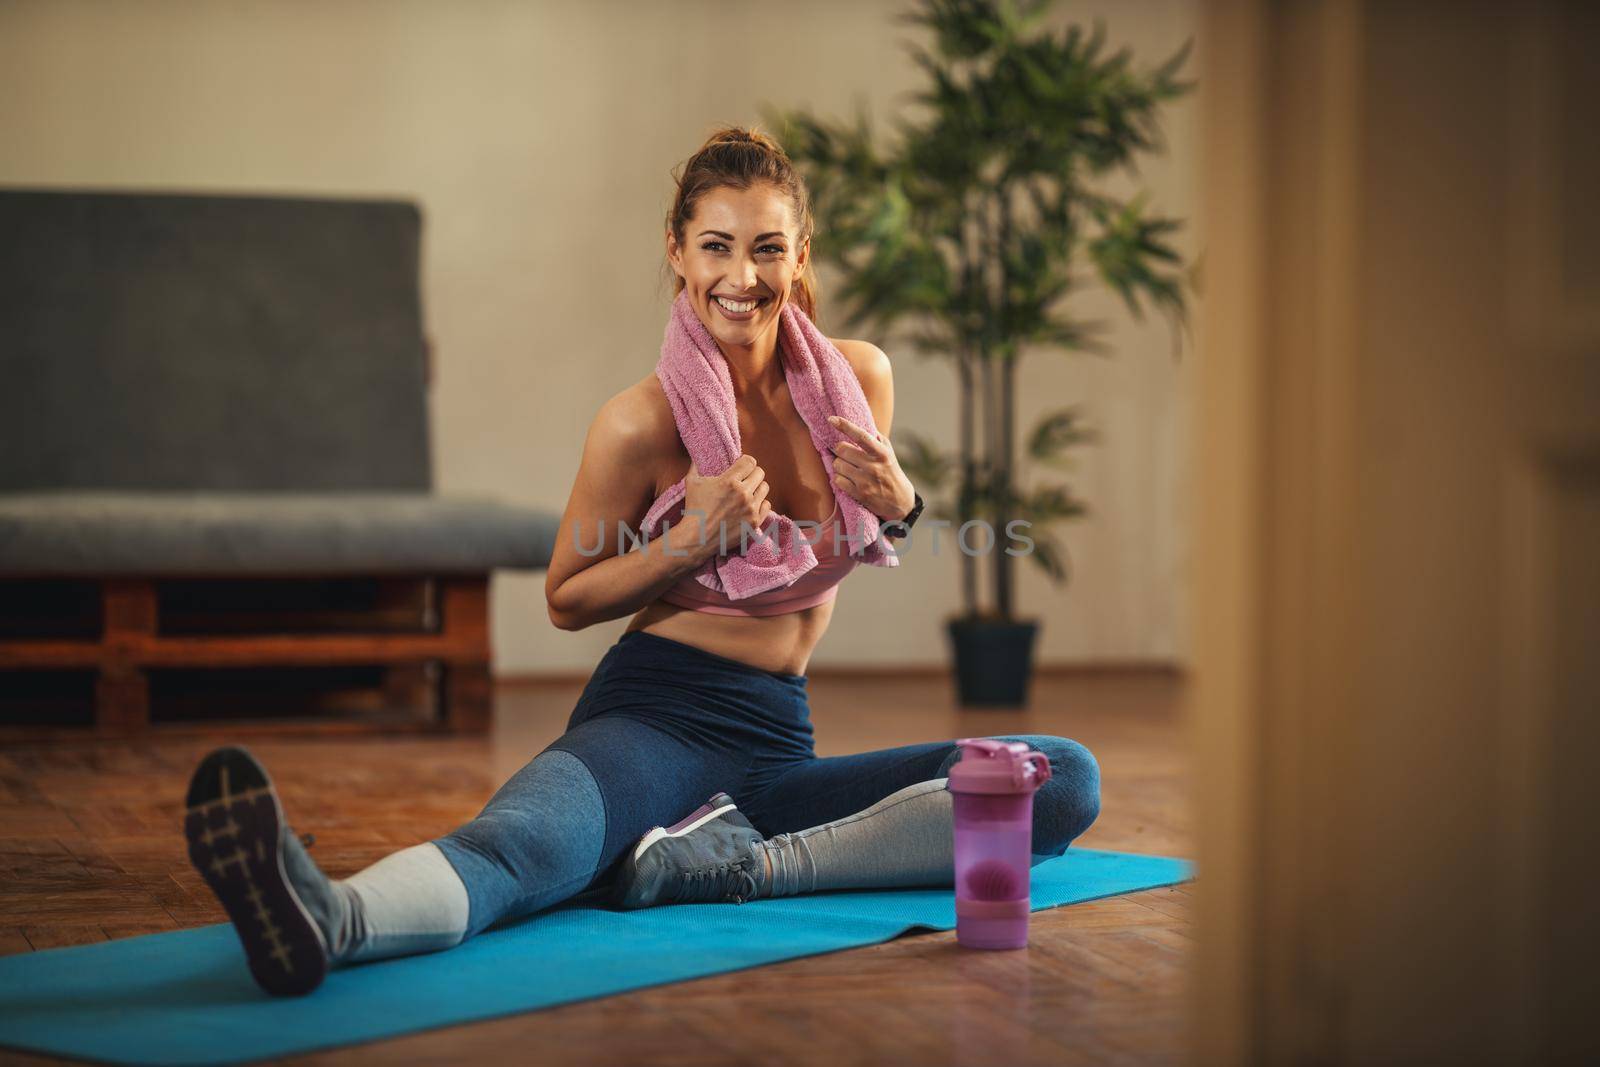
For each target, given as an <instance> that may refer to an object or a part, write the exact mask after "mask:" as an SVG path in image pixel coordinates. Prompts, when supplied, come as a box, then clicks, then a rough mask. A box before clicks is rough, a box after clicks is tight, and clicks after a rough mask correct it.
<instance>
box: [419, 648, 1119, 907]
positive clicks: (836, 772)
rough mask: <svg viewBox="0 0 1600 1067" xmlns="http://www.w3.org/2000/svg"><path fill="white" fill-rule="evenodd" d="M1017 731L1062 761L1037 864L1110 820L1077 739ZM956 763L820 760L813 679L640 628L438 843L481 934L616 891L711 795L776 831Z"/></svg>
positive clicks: (889, 755) (926, 754) (947, 749)
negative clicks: (629, 855) (645, 849)
mask: <svg viewBox="0 0 1600 1067" xmlns="http://www.w3.org/2000/svg"><path fill="white" fill-rule="evenodd" d="M862 713H863V714H871V712H870V710H866V709H864V710H863V712H862ZM1005 739H1006V740H1016V741H1025V742H1027V743H1028V744H1029V745H1030V746H1032V747H1033V748H1036V749H1038V750H1039V751H1041V752H1043V753H1044V754H1045V755H1046V756H1048V757H1049V758H1050V767H1051V777H1050V780H1049V781H1047V782H1046V783H1045V784H1044V786H1042V787H1041V788H1040V789H1039V791H1038V792H1037V793H1036V794H1035V795H1034V803H1033V853H1034V857H1035V862H1038V861H1040V860H1042V859H1045V858H1048V857H1051V856H1059V855H1061V854H1062V853H1063V852H1065V851H1066V850H1067V846H1068V845H1070V844H1071V842H1072V841H1073V839H1074V838H1076V837H1077V836H1078V835H1079V834H1081V833H1083V831H1084V830H1086V829H1088V827H1089V825H1090V824H1091V823H1092V822H1094V819H1095V816H1096V815H1098V814H1099V811H1100V772H1099V767H1098V765H1097V764H1096V762H1095V759H1094V757H1093V756H1092V755H1090V753H1089V750H1088V749H1086V748H1084V747H1083V746H1082V745H1080V744H1078V743H1077V742H1076V741H1069V740H1067V739H1066V738H1062V737H1055V736H1051V735H1048V734H1016V735H1007V736H1006V737H1005ZM959 757H960V748H959V746H957V745H956V744H955V743H954V742H953V741H932V742H926V743H923V744H917V745H905V746H902V747H900V748H887V749H880V750H878V751H876V752H860V753H856V754H854V755H849V756H831V757H828V758H826V759H819V758H818V757H817V755H816V752H815V750H814V748H813V747H812V732H811V714H810V706H809V705H808V703H807V700H806V676H805V675H803V674H782V673H779V672H776V671H766V670H762V669H760V668H757V667H752V666H750V665H749V664H746V663H741V662H739V661H738V660H733V659H728V658H727V657H724V656H719V655H716V654H715V653H712V652H707V651H704V650H703V649H699V648H695V647H694V646H692V645H686V644H684V643H683V642H681V641H673V640H670V639H668V638H664V637H660V636H657V635H655V634H651V633H646V632H643V631H638V630H635V631H630V632H627V633H624V634H623V635H622V637H621V638H620V639H619V640H618V641H617V643H616V644H614V645H612V646H611V648H610V649H609V650H607V652H606V654H605V656H603V657H602V658H601V660H600V663H599V665H598V666H597V667H596V668H595V671H594V674H593V675H592V676H591V677H590V679H589V683H588V685H587V686H586V687H585V688H584V691H583V695H582V696H581V697H580V698H579V699H578V704H577V707H576V708H574V709H573V712H572V715H571V716H570V718H569V719H568V721H567V730H566V733H564V734H562V735H561V736H560V737H559V738H557V739H556V740H555V741H554V742H553V743H551V745H550V746H549V747H548V748H546V749H545V750H544V751H543V752H541V753H539V754H538V755H537V756H535V757H534V758H533V759H532V760H531V761H529V762H528V764H527V765H526V766H524V767H523V768H522V769H521V770H520V771H518V772H517V773H516V774H514V775H512V776H511V778H510V779H509V780H508V781H507V782H506V783H505V784H504V785H503V786H501V787H500V789H499V790H498V791H497V792H496V793H495V794H494V796H493V797H492V798H490V800H489V803H488V804H487V805H486V806H485V807H484V809H483V811H482V812H481V813H480V814H479V815H478V816H477V817H476V818H475V819H473V820H472V821H471V822H469V823H466V824H465V825H463V826H460V827H458V828H457V829H455V830H453V831H451V832H450V833H448V834H446V835H445V836H443V837H440V838H436V839H435V840H434V844H436V845H438V847H439V849H440V851H442V852H443V853H444V855H445V857H446V858H447V859H448V860H449V861H450V864H451V866H453V867H454V868H455V870H456V873H457V874H459V875H460V876H461V880H462V882H463V883H464V884H465V885H466V887H467V896H468V900H469V903H470V915H469V918H468V923H467V936H471V935H472V934H475V933H478V932H479V931H481V930H482V929H484V928H485V927H487V926H489V925H490V924H492V923H494V922H496V921H498V920H501V919H510V918H515V917H519V916H522V915H526V914H529V913H531V912H534V911H538V910H540V909H541V908H545V907H549V906H551V905H553V904H556V903H558V902H560V901H562V900H565V899H567V898H569V897H572V896H575V895H577V894H578V893H581V892H583V891H584V890H586V889H590V888H592V887H596V886H602V885H604V884H605V883H607V882H608V881H610V880H611V878H612V877H613V876H614V875H615V868H616V866H617V865H618V864H619V862H620V860H621V857H622V855H623V853H624V852H625V851H626V850H627V848H628V847H629V846H630V845H632V844H633V843H634V842H636V841H638V839H639V838H640V837H641V836H642V835H643V834H645V833H646V832H647V831H649V830H650V828H651V827H654V826H667V825H671V824H672V823H674V822H676V821H677V820H679V819H681V818H682V817H683V816H684V815H686V814H688V813H689V812H691V811H693V810H694V809H695V808H697V807H698V806H699V805H701V804H703V803H705V801H706V799H707V798H708V797H710V796H711V795H712V794H714V793H717V792H726V793H728V794H729V795H730V796H732V797H733V799H734V802H735V803H736V804H738V806H739V810H740V811H742V812H743V813H744V814H745V816H746V817H747V818H749V820H750V822H751V824H752V825H753V826H755V828H756V829H757V830H758V831H760V832H761V834H762V836H764V837H772V836H773V835H775V834H780V833H787V832H792V831H796V830H804V829H807V828H809V827H812V826H817V825H820V824H822V823H827V822H832V821H834V820H836V819H842V818H844V817H845V816H847V815H852V814H854V813H856V812H858V811H861V810H862V809H863V808H867V807H869V806H871V805H872V804H873V803H875V802H876V801H878V800H881V799H883V798H884V797H886V796H888V795H889V794H891V793H894V792H896V791H898V790H900V789H902V788H904V787H906V786H908V785H912V784H914V783H916V782H923V781H927V780H929V779H933V778H943V777H946V776H947V774H948V771H949V768H950V765H951V764H953V763H954V762H955V761H956V760H957V759H958V758H959Z"/></svg>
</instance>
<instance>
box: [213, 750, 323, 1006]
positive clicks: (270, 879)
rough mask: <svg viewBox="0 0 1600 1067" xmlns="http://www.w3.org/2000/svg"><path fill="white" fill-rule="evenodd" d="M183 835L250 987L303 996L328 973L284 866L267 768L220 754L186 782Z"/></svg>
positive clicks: (238, 753)
mask: <svg viewBox="0 0 1600 1067" xmlns="http://www.w3.org/2000/svg"><path fill="white" fill-rule="evenodd" d="M185 806H186V810H185V814H184V819H183V835H184V837H185V838H186V839H187V840H188V843H189V862H190V863H192V864H194V867H195V869H196V870H197V871H199V872H200V876H201V877H202V878H204V879H205V880H206V885H208V886H210V887H211V891H212V892H213V893H215V894H216V897H217V900H218V901H220V902H221V904H222V908H223V910H224V911H226V912H227V913H228V919H229V920H230V921H231V922H232V923H233V929H234V933H236V934H237V935H238V937H239V942H240V944H241V945H243V946H244V954H245V959H246V960H247V961H248V962H249V964H250V974H251V976H252V977H253V978H255V980H256V984H257V985H259V986H260V987H261V988H262V989H264V990H266V991H267V992H268V993H271V994H273V995H274V996H280V997H281V996H301V995H303V994H306V993H309V992H311V991H312V990H313V989H315V988H317V986H319V985H320V984H322V980H323V978H325V977H327V974H328V945H327V942H326V940H325V939H324V938H323V936H322V931H321V930H319V929H318V928H317V924H316V921H315V920H314V919H312V917H311V913H310V912H309V911H307V910H306V907H305V905H304V904H303V903H301V901H300V897H299V896H298V895H297V894H296V893H295V891H294V887H293V886H292V885H291V884H290V882H289V876H288V874H287V872H286V871H285V870H284V867H283V856H282V850H281V849H280V847H279V841H280V833H281V831H282V827H283V823H284V819H283V807H282V805H281V804H280V803H279V802H278V793H277V790H276V789H274V788H273V785H272V780H271V779H270V778H269V777H267V771H266V768H265V767H263V766H261V764H260V763H258V762H256V759H255V757H254V756H252V755H250V753H249V752H247V751H245V750H244V749H242V748H237V747H232V746H230V747H227V748H219V749H216V750H215V751H213V752H211V753H210V754H209V755H207V756H206V757H205V759H203V760H201V761H200V766H199V767H197V768H195V772H194V776H193V777H192V778H191V779H190V781H189V793H188V796H187V798H186V801H185Z"/></svg>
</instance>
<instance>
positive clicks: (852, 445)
mask: <svg viewBox="0 0 1600 1067" xmlns="http://www.w3.org/2000/svg"><path fill="white" fill-rule="evenodd" d="M828 422H829V423H830V424H832V425H833V427H834V428H835V429H837V430H839V431H840V432H841V433H843V434H845V435H846V436H847V437H849V438H850V440H848V441H839V442H837V443H835V444H834V446H833V484H834V486H835V487H836V488H839V489H843V490H844V491H845V492H847V493H849V494H850V495H851V496H852V497H854V498H855V499H856V501H857V502H858V503H860V504H861V505H862V506H863V507H865V508H866V509H867V510H868V511H870V512H872V513H873V514H874V515H876V516H878V518H880V519H884V520H886V521H892V520H896V519H901V518H904V517H905V516H906V515H907V514H908V513H909V512H910V511H911V508H912V506H913V505H915V504H916V502H917V501H916V491H915V490H914V489H913V488H912V487H911V479H910V478H907V477H906V472H905V471H903V470H901V469H900V461H899V460H898V459H896V458H895V455H894V446H893V445H891V444H889V439H888V438H887V437H885V436H883V435H882V434H881V433H878V432H876V431H875V430H868V429H867V428H865V427H863V426H857V425H856V424H855V423H853V422H851V421H850V420H849V419H847V418H845V417H844V416H842V415H829V416H828Z"/></svg>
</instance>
